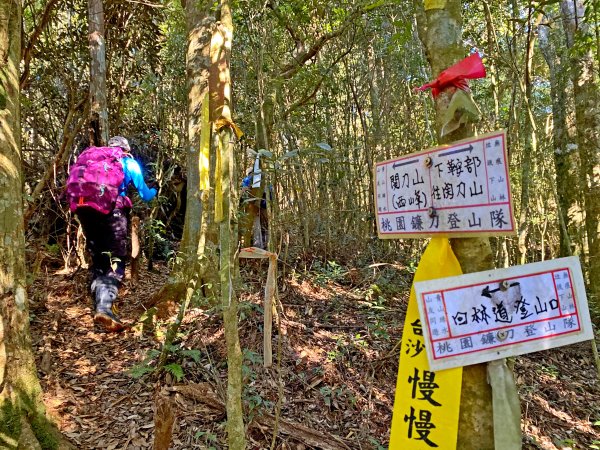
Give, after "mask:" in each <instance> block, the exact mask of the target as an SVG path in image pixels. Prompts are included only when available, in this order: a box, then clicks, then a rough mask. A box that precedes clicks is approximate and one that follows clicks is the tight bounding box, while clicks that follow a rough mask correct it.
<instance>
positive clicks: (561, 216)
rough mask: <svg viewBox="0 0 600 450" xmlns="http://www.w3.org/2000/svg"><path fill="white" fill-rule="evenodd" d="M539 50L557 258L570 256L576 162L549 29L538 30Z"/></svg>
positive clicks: (560, 64) (561, 65)
mask: <svg viewBox="0 0 600 450" xmlns="http://www.w3.org/2000/svg"><path fill="white" fill-rule="evenodd" d="M538 37H539V42H540V50H541V52H542V54H543V56H544V59H545V60H546V64H548V70H549V73H550V77H549V78H550V97H551V99H552V137H553V141H554V151H553V154H554V167H555V171H556V191H557V192H556V193H557V199H558V201H557V203H558V211H557V215H558V221H559V223H558V225H559V232H560V247H559V255H560V256H570V255H572V254H573V250H572V247H571V243H572V240H571V237H570V230H571V227H572V220H571V217H570V214H571V209H572V208H576V206H577V203H576V197H575V194H576V190H575V189H573V186H577V178H576V161H575V155H574V154H573V151H572V149H571V147H569V146H568V145H567V142H568V137H569V136H568V133H567V112H566V108H565V106H566V105H567V89H566V86H567V77H566V75H567V71H566V70H565V67H566V65H565V61H564V57H563V55H561V54H559V53H558V51H557V49H558V48H560V47H558V46H557V45H556V43H555V42H556V39H554V36H551V34H550V27H548V26H545V25H542V26H540V27H539V28H538Z"/></svg>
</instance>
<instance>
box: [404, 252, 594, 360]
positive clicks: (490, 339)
mask: <svg viewBox="0 0 600 450" xmlns="http://www.w3.org/2000/svg"><path fill="white" fill-rule="evenodd" d="M415 294H416V298H417V303H418V305H419V313H420V316H421V323H422V326H423V334H424V337H425V346H426V349H427V356H428V359H429V364H430V367H431V370H434V371H435V370H443V369H449V368H452V367H461V366H468V365H470V364H475V363H480V362H485V361H491V360H494V359H501V358H506V357H508V356H515V355H522V354H525V353H531V352H536V351H539V350H546V349H549V348H553V347H559V346H562V345H567V344H572V343H575V342H580V341H586V340H591V339H592V336H593V334H592V325H591V321H590V314H589V310H588V305H587V299H586V295H585V288H584V283H583V276H582V274H581V266H580V264H579V259H578V258H577V257H569V258H560V259H555V260H551V261H545V262H540V263H533V264H526V265H522V266H515V267H510V268H508V269H498V270H490V271H486V272H477V273H470V274H466V275H460V276H456V277H450V278H440V279H437V280H429V281H422V282H418V283H415Z"/></svg>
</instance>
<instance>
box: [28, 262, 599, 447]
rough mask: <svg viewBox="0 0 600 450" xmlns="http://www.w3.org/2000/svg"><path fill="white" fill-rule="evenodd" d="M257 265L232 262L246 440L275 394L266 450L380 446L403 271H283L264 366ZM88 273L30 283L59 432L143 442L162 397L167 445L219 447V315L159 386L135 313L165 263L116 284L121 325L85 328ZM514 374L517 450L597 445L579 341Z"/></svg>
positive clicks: (44, 376) (189, 324)
mask: <svg viewBox="0 0 600 450" xmlns="http://www.w3.org/2000/svg"><path fill="white" fill-rule="evenodd" d="M266 269H267V266H266V264H263V263H261V262H259V261H251V262H249V263H248V264H247V265H245V266H243V267H242V274H243V277H244V283H245V285H244V287H245V293H243V294H242V296H241V304H240V339H241V345H242V349H243V352H244V371H243V372H244V379H245V392H244V401H245V405H246V408H247V417H246V419H247V422H249V423H248V424H247V425H248V433H247V435H248V448H249V449H263V448H270V447H271V440H272V433H273V427H272V421H273V417H272V416H271V415H270V414H273V413H274V411H275V409H276V408H275V406H276V404H277V401H278V398H280V397H281V399H282V402H281V420H280V422H279V426H278V430H279V434H278V437H277V440H276V444H275V448H278V449H297V450H301V449H308V448H326V449H376V450H379V449H384V448H386V447H387V442H388V441H389V429H390V423H391V417H392V407H393V402H394V388H395V383H396V374H397V369H398V358H399V356H400V352H399V346H398V345H397V343H398V341H399V339H400V337H401V332H402V326H403V320H404V314H405V311H406V305H407V298H408V291H409V288H410V280H411V274H410V273H409V272H408V271H407V270H406V268H402V267H398V266H392V265H381V266H380V265H375V266H371V267H370V268H359V269H353V270H350V271H347V270H345V269H343V268H341V267H340V266H338V265H335V264H331V263H330V264H328V265H327V266H326V267H317V268H315V267H313V268H311V270H310V271H307V272H304V273H302V274H294V273H289V272H290V270H288V273H287V274H284V275H283V276H282V277H281V278H282V279H283V281H280V285H279V298H280V301H281V308H280V311H281V315H280V317H281V328H280V330H277V327H274V330H273V336H274V337H273V352H274V361H275V366H274V367H273V368H270V369H265V368H264V367H263V365H262V342H263V337H262V316H263V315H262V306H261V305H262V289H263V283H264V281H265V278H266ZM84 272H85V271H82V270H80V271H78V272H75V273H71V274H59V273H51V272H46V273H45V274H44V273H42V274H41V275H40V276H38V277H37V279H36V280H35V282H34V283H33V284H32V287H31V291H30V299H31V313H32V322H31V330H32V336H33V342H34V348H35V350H36V354H37V356H38V361H37V362H38V368H39V372H40V378H41V380H42V386H43V388H44V392H45V402H46V405H47V407H48V410H49V412H50V413H51V414H52V415H53V416H54V417H56V418H57V421H58V423H59V425H60V428H61V430H62V432H63V433H64V434H65V435H66V436H67V437H68V438H69V439H70V440H71V441H72V442H73V443H74V444H75V446H76V447H77V448H79V449H103V450H111V449H130V450H135V449H138V450H139V449H149V448H152V446H153V439H154V427H155V424H154V409H155V404H157V399H162V400H160V401H161V402H162V403H161V405H162V406H161V408H162V409H161V414H167V415H168V413H169V410H170V411H171V412H172V414H173V415H174V418H175V425H174V432H173V439H172V446H171V448H173V449H192V448H194V449H195V448H198V449H201V448H206V449H211V448H214V449H221V448H226V446H225V444H224V442H225V419H226V416H225V412H224V406H223V404H224V392H225V389H226V364H225V362H224V361H225V352H226V349H225V339H224V336H223V329H222V326H221V323H222V321H221V317H220V314H219V313H218V311H217V310H215V309H212V310H211V309H207V308H201V307H194V308H192V309H190V311H189V312H188V314H187V315H186V319H185V321H184V323H183V325H182V327H181V329H180V333H179V336H178V340H177V346H176V347H175V348H174V349H173V356H172V358H171V360H170V361H169V364H170V365H169V366H168V371H167V372H164V373H163V375H161V377H160V378H159V380H157V379H156V377H155V376H154V373H153V372H152V365H151V363H152V362H153V361H155V357H156V350H157V349H158V348H159V345H160V342H162V338H163V335H162V334H161V333H162V332H164V329H165V327H164V323H160V322H158V323H156V322H155V323H151V321H150V320H145V321H142V319H140V318H141V317H142V316H144V307H143V304H144V302H145V301H146V300H147V299H148V298H150V297H151V296H152V294H154V293H155V292H156V291H157V290H158V289H159V288H160V286H162V285H163V284H164V282H165V281H166V280H167V269H166V267H164V266H160V265H159V266H157V270H155V271H154V272H152V273H151V272H147V271H142V273H141V277H140V282H139V283H138V284H137V286H135V287H134V286H133V285H132V283H131V282H130V281H128V282H127V283H126V286H125V288H124V289H122V292H121V295H120V297H121V299H120V301H119V306H120V310H119V314H120V316H121V317H122V319H123V320H124V321H125V322H127V323H128V324H130V325H131V328H129V329H127V330H126V331H125V332H122V333H118V334H108V333H105V332H103V331H102V330H101V329H98V328H96V327H95V326H94V323H93V321H92V316H91V309H90V306H91V305H90V299H89V295H88V293H87V286H86V278H87V276H86V274H85V273H84ZM373 285H377V287H373ZM280 338H281V339H280ZM278 344H280V345H278ZM278 351H280V353H281V366H280V367H279V368H278V367H277V364H276V363H277V353H278ZM153 358H154V359H153ZM515 372H516V379H517V383H518V386H519V390H520V398H521V409H522V421H521V422H522V426H523V435H524V448H525V449H575V448H577V449H590V448H599V447H600V444H598V442H599V441H600V424H599V423H598V421H600V382H599V381H598V378H597V376H596V372H595V367H594V362H593V357H592V352H591V345H590V344H589V343H581V344H577V345H571V346H567V347H563V348H558V349H553V350H549V351H545V352H541V353H535V354H530V355H526V356H522V357H519V358H516V360H515ZM280 380H281V381H280ZM165 404H166V405H167V407H165ZM165 408H166V409H165ZM265 413H267V414H265ZM268 413H270V414H268ZM403 450H404V449H403ZM407 450H409V449H407Z"/></svg>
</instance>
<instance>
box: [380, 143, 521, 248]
mask: <svg viewBox="0 0 600 450" xmlns="http://www.w3.org/2000/svg"><path fill="white" fill-rule="evenodd" d="M374 183H375V204H376V206H377V230H378V234H379V237H380V238H382V239H391V238H420V237H428V236H440V235H452V236H453V237H458V236H478V235H485V236H500V235H510V234H514V233H515V230H516V228H515V219H514V215H513V208H512V200H511V194H510V180H509V174H508V160H507V153H506V133H505V132H504V131H497V132H494V133H489V134H486V135H483V136H479V137H476V138H471V139H467V140H464V141H460V142H457V143H455V144H453V145H451V146H443V147H436V148H433V149H429V150H425V151H423V152H420V153H411V154H410V155H407V156H403V157H400V158H396V159H393V160H390V161H384V162H380V163H377V164H376V166H375V177H374Z"/></svg>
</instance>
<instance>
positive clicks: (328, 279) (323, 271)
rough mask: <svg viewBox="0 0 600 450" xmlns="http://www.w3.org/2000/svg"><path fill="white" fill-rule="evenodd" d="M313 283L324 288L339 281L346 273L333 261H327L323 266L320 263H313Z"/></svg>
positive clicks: (344, 269) (343, 268)
mask: <svg viewBox="0 0 600 450" xmlns="http://www.w3.org/2000/svg"><path fill="white" fill-rule="evenodd" d="M312 269H313V271H314V281H315V283H317V284H319V285H321V286H324V285H326V284H328V283H336V282H339V281H341V280H342V279H343V278H344V277H345V276H346V274H347V273H348V271H347V270H346V268H345V267H342V266H341V265H339V264H338V263H337V262H335V261H327V262H326V263H325V265H324V266H323V265H322V263H321V261H315V263H314V264H313V267H312Z"/></svg>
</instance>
